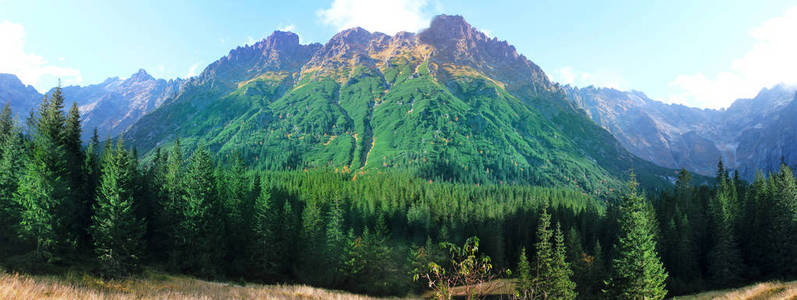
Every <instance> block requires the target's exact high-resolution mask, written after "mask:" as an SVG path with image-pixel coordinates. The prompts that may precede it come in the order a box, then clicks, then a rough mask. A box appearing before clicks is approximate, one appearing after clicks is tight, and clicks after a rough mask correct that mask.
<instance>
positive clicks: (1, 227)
mask: <svg viewBox="0 0 797 300" xmlns="http://www.w3.org/2000/svg"><path fill="white" fill-rule="evenodd" d="M25 143H26V141H25V139H24V138H23V137H22V132H21V130H20V128H19V127H17V126H16V124H15V122H14V119H12V117H11V110H10V109H9V108H8V104H6V105H5V107H4V108H3V111H2V113H0V242H5V243H10V240H12V239H14V236H15V234H14V230H13V227H14V226H15V225H16V224H18V223H19V214H20V207H19V206H18V205H17V203H16V202H15V201H14V197H13V196H14V194H15V193H16V192H17V187H18V185H19V177H20V173H21V172H20V170H23V168H24V166H25V161H26V160H28V159H29V158H28V157H27V153H26V151H25V148H24V145H25Z"/></svg>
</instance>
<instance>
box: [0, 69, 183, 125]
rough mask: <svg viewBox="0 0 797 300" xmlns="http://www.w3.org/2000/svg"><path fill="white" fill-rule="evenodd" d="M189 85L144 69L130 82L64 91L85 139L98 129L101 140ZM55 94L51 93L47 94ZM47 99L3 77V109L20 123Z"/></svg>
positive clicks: (0, 98) (0, 93)
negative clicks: (75, 109) (6, 107)
mask: <svg viewBox="0 0 797 300" xmlns="http://www.w3.org/2000/svg"><path fill="white" fill-rule="evenodd" d="M185 82H186V81H185V80H183V79H179V78H177V79H173V80H164V79H155V78H153V77H152V76H151V75H149V74H148V73H147V72H146V71H145V70H144V69H140V70H138V72H136V73H134V74H133V75H131V76H130V77H129V78H127V79H119V78H118V77H112V78H108V79H106V80H105V81H103V82H102V83H99V84H92V85H87V86H67V87H63V88H62V92H63V93H64V98H65V100H64V101H65V103H64V107H65V109H66V110H69V107H71V106H72V103H77V105H78V109H79V110H80V116H81V122H82V127H83V138H84V139H89V138H91V135H92V131H93V130H94V128H97V132H98V134H99V135H100V137H101V138H106V137H114V136H118V135H120V134H121V133H122V131H124V130H125V129H126V128H127V127H129V126H130V125H132V124H133V123H135V122H136V121H138V119H140V118H141V116H143V115H145V114H147V113H149V112H150V111H152V110H154V109H155V108H157V107H158V106H160V105H161V104H163V102H165V101H166V99H169V98H172V97H174V96H175V95H177V94H178V93H179V91H180V89H181V88H182V86H183V84H184V83H185ZM52 92H53V90H52V89H51V90H50V91H49V92H47V94H48V95H49V94H51V93H52ZM43 97H44V95H42V94H40V93H39V92H38V91H36V89H35V88H33V87H32V86H30V85H27V86H26V85H24V84H23V83H22V82H21V81H20V80H19V78H17V77H16V76H15V75H12V74H2V73H0V106H2V105H5V104H6V103H11V106H10V107H11V111H12V112H13V113H14V114H15V115H16V116H17V119H18V120H19V121H24V119H25V118H26V117H27V116H28V114H29V113H30V112H31V111H36V110H38V108H39V104H41V101H42V98H43Z"/></svg>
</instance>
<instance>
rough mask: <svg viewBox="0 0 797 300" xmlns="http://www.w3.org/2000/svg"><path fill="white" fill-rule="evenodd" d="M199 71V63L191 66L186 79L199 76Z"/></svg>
mask: <svg viewBox="0 0 797 300" xmlns="http://www.w3.org/2000/svg"><path fill="white" fill-rule="evenodd" d="M198 70H199V63H195V64H193V65H191V68H189V69H188V73H185V78H186V79H187V78H191V77H194V76H196V75H198V74H199V73H197V71H198Z"/></svg>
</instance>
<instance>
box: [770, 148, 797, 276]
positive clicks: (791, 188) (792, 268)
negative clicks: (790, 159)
mask: <svg viewBox="0 0 797 300" xmlns="http://www.w3.org/2000/svg"><path fill="white" fill-rule="evenodd" d="M773 177H775V180H774V185H775V189H774V190H773V191H774V193H773V200H774V207H775V209H774V210H773V211H774V212H775V213H774V215H773V218H772V233H771V234H772V239H771V242H772V244H771V249H772V251H770V253H769V255H772V259H773V262H774V263H775V265H776V266H778V267H777V268H776V269H775V271H776V272H777V274H778V275H780V276H783V277H785V276H793V275H795V274H797V265H796V264H797V182H795V179H794V174H793V173H792V171H791V168H789V167H788V166H787V165H786V164H785V163H783V164H781V167H780V171H779V172H778V173H777V174H776V175H775V176H773Z"/></svg>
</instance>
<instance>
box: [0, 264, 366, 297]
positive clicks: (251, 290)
mask: <svg viewBox="0 0 797 300" xmlns="http://www.w3.org/2000/svg"><path fill="white" fill-rule="evenodd" d="M0 272H2V271H0ZM0 299H6V300H13V299H377V298H371V297H366V296H361V295H354V294H349V293H345V292H338V291H330V290H324V289H319V288H313V287H309V286H304V285H260V284H247V285H238V284H234V283H222V282H211V281H204V280H199V279H195V278H191V277H183V276H173V275H166V274H163V273H157V272H145V273H144V274H143V275H141V276H139V277H136V278H130V279H125V280H110V281H106V280H101V279H100V278H97V277H93V276H90V275H86V274H77V273H70V274H67V275H64V276H30V275H23V274H17V273H5V272H2V273H0Z"/></svg>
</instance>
